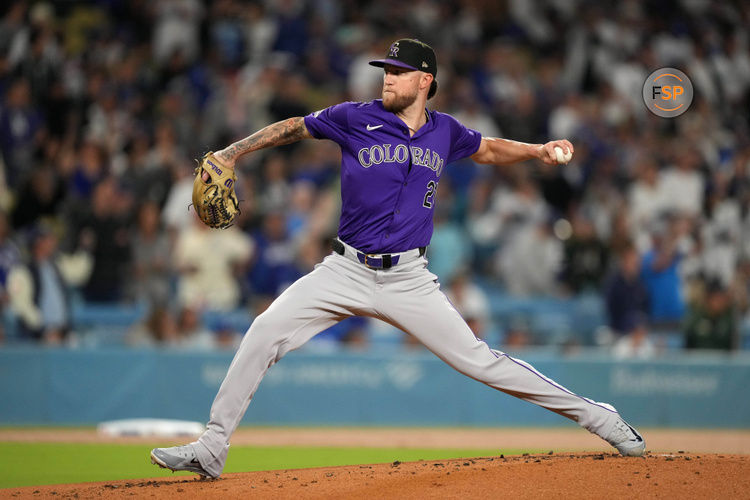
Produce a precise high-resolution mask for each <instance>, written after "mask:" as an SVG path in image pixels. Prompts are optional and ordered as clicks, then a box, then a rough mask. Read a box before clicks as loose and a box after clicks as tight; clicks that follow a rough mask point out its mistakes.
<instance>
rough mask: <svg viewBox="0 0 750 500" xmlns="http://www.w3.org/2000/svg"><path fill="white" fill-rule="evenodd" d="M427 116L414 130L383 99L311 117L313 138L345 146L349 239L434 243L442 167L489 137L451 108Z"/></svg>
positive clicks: (387, 245)
mask: <svg viewBox="0 0 750 500" xmlns="http://www.w3.org/2000/svg"><path fill="white" fill-rule="evenodd" d="M428 115H429V119H428V121H427V123H426V124H424V125H423V126H422V128H420V129H419V130H418V131H417V133H416V134H414V135H413V136H411V137H410V136H409V129H408V127H407V126H406V124H405V123H404V122H403V121H401V119H400V118H398V117H397V116H396V115H395V114H393V113H391V112H390V111H386V110H385V108H383V103H382V101H381V100H380V99H377V100H374V101H371V102H367V103H361V102H345V103H341V104H337V105H335V106H331V107H330V108H326V109H323V110H321V111H316V112H315V113H312V114H310V115H307V116H306V117H305V125H306V126H307V130H309V131H310V134H312V136H313V137H315V138H316V139H331V140H333V141H335V142H336V143H338V145H339V146H341V202H342V203H341V219H340V221H339V231H338V236H339V238H340V239H341V240H342V241H345V242H346V243H348V244H349V245H351V246H353V247H355V248H357V249H359V250H361V251H363V252H367V253H394V252H403V251H405V250H410V249H412V248H418V247H426V246H427V245H429V243H430V238H431V237H432V214H433V210H434V207H435V197H436V194H437V193H436V191H437V187H438V182H439V181H440V176H441V175H442V173H443V168H444V167H445V165H447V164H448V163H451V162H453V161H456V160H459V159H461V158H465V157H467V156H471V155H472V154H474V153H476V152H477V150H478V149H479V144H480V142H481V140H482V136H481V134H480V133H479V132H477V131H476V130H471V129H469V128H466V127H464V126H463V125H462V124H461V123H460V122H459V121H458V120H456V119H455V118H453V117H452V116H450V115H447V114H445V113H440V112H437V111H428Z"/></svg>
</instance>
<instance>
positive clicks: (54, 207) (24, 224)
mask: <svg viewBox="0 0 750 500" xmlns="http://www.w3.org/2000/svg"><path fill="white" fill-rule="evenodd" d="M64 197H65V186H64V185H63V183H62V181H61V179H60V178H59V176H58V175H57V173H56V172H55V170H54V169H53V168H52V167H49V166H46V165H39V166H37V167H35V168H34V169H33V171H32V173H31V175H30V176H29V177H28V178H27V179H26V181H24V182H23V186H21V188H20V189H19V190H18V198H17V199H16V203H15V207H14V209H13V214H12V216H13V227H14V228H15V229H16V230H19V231H24V230H26V229H29V228H30V227H31V226H33V225H35V224H36V223H37V222H38V221H39V220H40V219H41V218H51V217H57V216H58V215H59V212H60V209H61V204H62V202H63V199H64Z"/></svg>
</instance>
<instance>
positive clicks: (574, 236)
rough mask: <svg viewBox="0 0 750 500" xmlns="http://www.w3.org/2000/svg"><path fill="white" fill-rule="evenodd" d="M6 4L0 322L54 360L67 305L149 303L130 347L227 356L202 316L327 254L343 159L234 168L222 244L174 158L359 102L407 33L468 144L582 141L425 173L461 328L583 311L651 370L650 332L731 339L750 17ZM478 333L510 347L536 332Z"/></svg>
mask: <svg viewBox="0 0 750 500" xmlns="http://www.w3.org/2000/svg"><path fill="white" fill-rule="evenodd" d="M0 12H1V19H0V96H2V100H1V101H0V151H1V153H2V165H1V166H2V168H0V174H1V176H0V177H1V178H0V307H2V308H3V314H4V317H6V318H9V319H8V321H6V326H7V324H12V325H14V328H13V329H14V332H15V333H14V335H15V336H16V337H18V338H22V339H35V340H38V341H41V342H47V343H60V342H64V341H65V339H66V338H68V336H69V334H70V332H71V331H75V326H76V325H75V324H73V321H72V319H71V308H72V307H73V306H74V305H75V304H80V303H82V302H83V303H107V304H134V303H146V304H147V305H148V310H149V313H148V315H147V317H146V318H144V319H143V321H142V322H141V323H138V324H135V325H133V328H132V329H131V331H130V332H129V334H128V336H127V342H128V343H130V344H131V345H170V346H173V345H174V346H177V345H184V346H194V347H210V346H216V345H227V346H231V345H234V344H236V341H237V335H236V334H237V333H238V332H234V334H233V333H232V332H224V333H222V325H219V326H218V327H215V328H214V327H211V328H209V327H208V326H206V325H203V324H201V319H200V318H201V315H202V313H203V312H205V311H232V310H236V309H238V308H246V309H248V310H249V311H251V312H252V313H253V314H257V313H258V312H260V311H262V310H263V309H264V308H265V307H267V305H268V304H269V303H270V301H271V300H272V299H273V298H274V297H275V296H276V295H278V294H279V293H280V292H281V291H282V290H283V289H284V288H285V287H286V286H288V285H289V284H290V283H291V282H293V281H294V280H295V279H297V278H298V277H300V276H302V275H304V274H305V273H307V272H308V271H310V270H311V269H312V267H313V266H314V265H315V263H317V262H319V261H320V260H322V258H323V257H324V256H325V255H326V254H327V253H328V252H330V246H329V245H330V243H329V242H330V239H331V238H332V237H333V236H335V232H336V227H337V222H338V213H339V205H338V204H339V200H340V198H339V194H338V163H339V150H338V147H337V146H336V145H335V144H333V143H332V142H328V141H302V142H300V143H297V144H294V145H290V146H285V147H282V148H277V149H274V150H268V151H264V152H260V153H257V154H254V155H248V156H246V157H244V158H242V159H241V161H240V162H239V164H238V169H239V171H240V173H239V182H238V186H237V189H238V195H239V198H240V199H241V200H242V203H241V209H242V213H241V215H240V217H239V220H238V221H237V223H236V224H235V225H234V226H233V227H232V228H230V229H228V230H225V231H214V230H208V229H207V228H205V227H204V226H203V225H202V224H201V223H200V222H199V221H198V220H197V218H196V217H195V216H194V212H193V211H192V210H191V209H190V208H189V204H190V193H191V190H192V174H193V169H194V167H195V162H194V158H198V157H200V155H201V154H202V153H203V152H205V151H207V150H212V149H219V148H222V147H224V146H226V145H228V144H230V143H231V142H233V141H235V140H238V139H240V138H243V137H245V136H247V135H249V134H250V133H252V132H254V131H256V130H258V129H259V128H261V127H263V126H265V125H267V124H269V123H271V122H274V121H277V120H280V119H284V118H287V117H291V116H300V115H306V114H308V113H310V112H312V111H315V110H318V109H321V108H323V107H326V106H329V105H332V104H335V103H338V102H341V101H345V100H365V101H366V100H370V99H373V98H377V97H379V93H380V86H381V84H382V71H378V70H377V69H375V68H372V67H371V66H369V65H368V64H367V62H368V61H369V60H371V59H375V58H381V57H382V56H383V55H384V54H385V51H386V50H387V47H388V46H389V44H390V42H391V41H392V40H394V39H396V38H400V37H416V38H419V39H421V40H423V41H425V42H427V43H429V44H431V45H432V46H433V47H434V48H435V50H436V52H437V56H438V62H439V70H438V75H437V77H438V81H439V91H438V93H437V95H436V97H435V98H433V99H432V100H430V101H429V103H428V105H429V106H430V107H432V108H434V109H437V110H440V111H444V112H447V113H450V114H453V115H454V116H455V117H456V118H458V119H459V120H460V121H462V122H463V123H464V124H465V125H467V126H469V127H471V128H474V129H476V130H478V131H480V132H481V133H482V134H483V135H485V136H497V137H506V138H510V139H514V140H519V141H526V142H534V143H541V142H546V141H547V140H550V139H556V138H567V139H569V140H570V141H571V142H572V143H573V144H574V145H575V149H576V154H575V157H574V159H573V161H572V162H571V163H570V164H569V165H567V166H565V167H563V168H560V167H550V166H544V165H542V164H541V163H540V162H527V163H523V164H519V165H515V166H512V167H495V166H486V165H485V166H479V165H476V164H474V163H473V162H471V161H470V160H464V161H461V162H458V163H456V164H452V165H450V166H449V167H448V168H446V169H445V173H444V175H443V177H442V179H441V182H440V189H439V196H438V204H437V208H436V214H435V233H434V236H433V240H432V244H431V245H430V247H429V249H428V258H429V260H430V266H431V268H432V270H433V272H435V273H436V274H437V275H438V276H439V277H440V279H441V283H442V284H443V287H444V289H446V291H447V292H448V293H449V295H450V296H451V297H452V299H453V300H454V303H455V304H456V305H457V307H458V308H459V309H460V310H461V311H462V313H463V314H464V315H465V316H466V317H467V320H468V321H469V323H470V325H471V326H472V328H473V329H474V331H475V332H476V333H477V335H478V336H484V334H485V332H486V331H487V329H488V328H490V326H489V325H491V324H492V323H493V317H492V310H491V307H490V306H489V301H488V297H487V289H488V287H490V288H493V289H500V290H502V291H503V292H504V293H506V294H507V295H508V296H512V297H531V298H534V297H549V296H552V297H580V296H586V295H594V296H596V297H598V298H600V300H601V301H602V303H603V304H604V307H605V308H606V316H607V323H608V324H607V327H608V328H607V332H608V334H607V335H599V336H598V337H597V342H598V343H600V344H601V345H607V346H610V347H611V348H612V349H613V352H614V353H615V354H616V355H619V356H641V357H648V356H652V355H654V354H655V353H656V352H657V351H658V349H659V345H658V342H657V341H655V338H656V337H655V332H656V333H658V332H660V331H672V332H673V331H679V332H680V334H681V335H682V337H683V339H684V342H683V345H684V346H685V347H688V348H704V349H724V350H730V349H737V348H740V347H741V344H742V335H741V332H742V331H743V325H746V324H748V317H750V316H749V315H748V310H749V306H750V300H749V299H748V292H749V291H750V288H749V287H750V51H749V49H748V43H749V42H750V40H749V39H748V37H749V35H750V30H748V26H750V4H747V3H743V2H711V1H707V0H683V1H659V2H656V1H645V2H639V1H632V0H631V1H627V0H626V1H617V2H614V1H604V2H594V1H556V0H548V1H541V0H508V1H506V2H501V3H498V2H491V1H487V0H453V1H437V0H414V1H412V2H407V3H404V2H399V1H395V0H382V1H355V0H341V1H335V0H315V1H313V0H267V1H240V0H217V1H210V2H209V1H200V0H160V1H158V2H147V1H143V0H131V1H127V0H107V1H104V0H102V1H89V2H84V1H71V2H44V1H40V2H34V1H20V2H19V1H11V2H7V3H6V4H4V6H3V7H0ZM661 67H676V68H680V69H681V70H683V71H684V72H685V73H686V74H687V75H688V76H689V77H690V79H691V81H692V84H693V87H694V90H695V93H694V95H695V97H694V100H693V102H692V104H691V106H690V108H689V110H688V111H687V112H686V113H685V114H683V115H681V116H680V117H678V118H675V119H663V118H659V117H656V116H654V115H653V114H651V113H650V112H649V111H648V110H647V109H646V107H645V105H644V102H643V99H642V97H641V96H642V87H643V83H644V82H645V80H646V77H647V76H648V75H649V74H650V73H651V72H652V71H653V70H655V69H657V68H661ZM9 322H10V323H9ZM346 325H347V326H346V327H342V328H340V329H339V330H337V331H334V332H332V333H329V336H330V337H332V338H333V340H334V341H336V342H346V343H350V344H352V345H365V344H366V343H367V332H368V328H367V325H366V324H363V323H362V322H360V321H352V322H348V323H346ZM496 326H497V327H498V328H499V330H500V331H501V336H500V342H502V343H503V344H504V345H505V346H510V347H522V346H524V345H528V344H529V343H532V344H533V343H534V342H535V340H536V339H535V335H534V332H533V331H529V329H528V328H524V327H523V325H521V326H519V325H514V324H502V325H496ZM224 330H226V328H224ZM408 343H409V342H408V341H407V344H408ZM500 347H502V346H500Z"/></svg>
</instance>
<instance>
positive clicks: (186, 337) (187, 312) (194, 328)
mask: <svg viewBox="0 0 750 500" xmlns="http://www.w3.org/2000/svg"><path fill="white" fill-rule="evenodd" d="M215 344H216V339H215V338H214V335H213V334H212V333H211V331H210V330H209V329H208V328H206V326H205V325H204V324H203V320H202V319H201V315H200V314H199V312H198V310H197V309H195V308H193V307H187V306H186V307H183V308H182V309H180V312H179V314H178V315H177V335H176V346H177V347H179V348H181V349H189V350H204V351H206V350H210V349H213V348H214V347H215Z"/></svg>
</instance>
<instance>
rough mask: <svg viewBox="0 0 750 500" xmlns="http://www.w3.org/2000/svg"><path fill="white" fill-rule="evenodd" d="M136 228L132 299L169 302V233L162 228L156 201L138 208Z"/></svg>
mask: <svg viewBox="0 0 750 500" xmlns="http://www.w3.org/2000/svg"><path fill="white" fill-rule="evenodd" d="M137 217H138V218H137V221H136V227H135V230H134V232H133V237H132V239H131V242H130V252H131V254H132V256H133V274H132V275H131V278H130V280H129V284H130V285H131V286H132V292H131V295H132V298H133V299H134V300H136V301H145V302H147V303H148V304H167V303H169V299H170V278H171V272H172V266H171V262H170V258H169V256H170V255H171V253H172V252H171V245H170V241H169V236H168V234H167V233H166V232H165V231H163V230H162V227H161V224H160V221H161V212H160V211H159V205H158V204H157V203H156V202H154V201H147V202H146V203H144V204H143V205H141V206H140V208H139V209H138V215H137Z"/></svg>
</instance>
